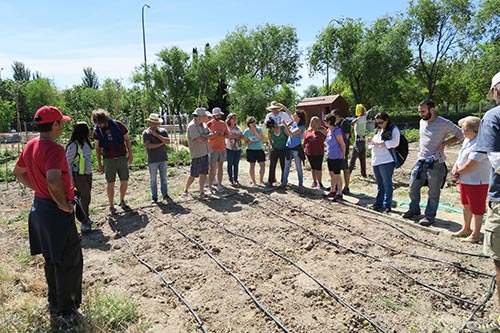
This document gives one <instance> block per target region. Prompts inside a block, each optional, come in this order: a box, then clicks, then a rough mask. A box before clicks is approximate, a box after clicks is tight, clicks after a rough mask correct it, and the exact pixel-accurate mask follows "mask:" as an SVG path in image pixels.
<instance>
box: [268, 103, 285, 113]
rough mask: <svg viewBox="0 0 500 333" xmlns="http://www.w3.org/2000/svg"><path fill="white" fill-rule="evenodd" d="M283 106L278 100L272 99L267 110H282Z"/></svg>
mask: <svg viewBox="0 0 500 333" xmlns="http://www.w3.org/2000/svg"><path fill="white" fill-rule="evenodd" d="M282 108H283V107H282V106H281V105H280V104H279V103H278V102H276V101H272V102H271V104H270V105H269V106H268V107H266V110H268V111H273V110H281V109H282Z"/></svg>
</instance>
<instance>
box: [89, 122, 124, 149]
mask: <svg viewBox="0 0 500 333" xmlns="http://www.w3.org/2000/svg"><path fill="white" fill-rule="evenodd" d="M115 121H116V123H117V124H118V127H120V130H121V131H122V134H123V135H125V134H127V133H128V129H127V128H126V127H125V125H123V124H122V122H121V121H119V120H115ZM103 132H104V135H107V136H108V142H109V144H108V149H102V152H103V156H104V158H115V157H120V156H126V155H127V149H126V147H125V142H123V143H122V144H121V145H120V150H118V151H117V150H116V147H115V144H114V143H113V135H112V134H111V130H110V129H109V126H108V127H106V128H103ZM94 140H99V137H98V136H97V133H95V131H94Z"/></svg>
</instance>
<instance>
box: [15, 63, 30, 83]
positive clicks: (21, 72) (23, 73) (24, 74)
mask: <svg viewBox="0 0 500 333" xmlns="http://www.w3.org/2000/svg"><path fill="white" fill-rule="evenodd" d="M12 72H13V73H14V74H13V76H12V77H13V78H14V81H16V82H18V81H29V80H30V79H31V71H30V70H29V69H28V68H27V67H26V66H24V64H23V63H22V62H19V61H14V64H13V65H12Z"/></svg>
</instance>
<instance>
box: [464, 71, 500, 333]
mask: <svg viewBox="0 0 500 333" xmlns="http://www.w3.org/2000/svg"><path fill="white" fill-rule="evenodd" d="M487 98H488V99H490V100H494V101H495V105H496V107H494V108H493V109H491V110H489V111H488V112H486V114H485V115H484V117H483V119H482V120H481V125H480V126H479V133H478V135H477V147H476V150H477V151H478V152H484V153H487V154H488V158H489V159H490V162H491V165H492V167H493V170H492V175H491V180H490V190H489V203H488V207H489V209H488V217H487V219H486V224H485V225H484V244H483V252H484V253H485V254H487V255H489V256H490V257H491V258H492V259H493V263H494V264H495V269H496V273H497V274H496V284H497V285H496V287H497V297H498V300H499V301H500V291H499V288H500V72H498V73H496V74H495V76H493V79H492V80H491V87H490V91H489V92H488V95H487ZM467 328H468V329H469V330H470V331H471V332H476V333H481V332H482V333H486V332H490V333H492V332H500V317H498V318H497V319H494V320H489V321H487V322H483V323H479V322H469V323H467Z"/></svg>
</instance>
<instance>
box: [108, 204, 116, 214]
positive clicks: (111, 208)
mask: <svg viewBox="0 0 500 333" xmlns="http://www.w3.org/2000/svg"><path fill="white" fill-rule="evenodd" d="M109 214H110V215H115V214H116V208H115V206H109Z"/></svg>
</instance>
